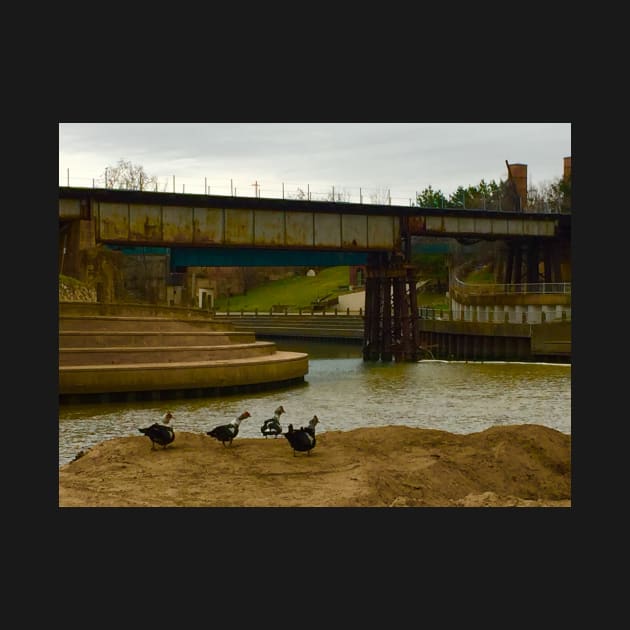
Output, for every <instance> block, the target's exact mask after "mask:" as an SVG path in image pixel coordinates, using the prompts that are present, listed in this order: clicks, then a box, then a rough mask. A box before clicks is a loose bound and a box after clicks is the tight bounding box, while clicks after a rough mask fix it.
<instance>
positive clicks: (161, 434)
mask: <svg viewBox="0 0 630 630" xmlns="http://www.w3.org/2000/svg"><path fill="white" fill-rule="evenodd" d="M172 419H173V414H172V413H171V412H170V411H167V412H166V413H165V414H164V415H163V416H162V422H163V423H164V424H159V423H158V422H154V423H153V424H152V425H151V426H150V427H146V428H145V429H138V431H140V433H144V435H146V436H147V437H148V438H149V439H150V440H151V450H154V449H155V445H156V444H159V445H160V446H161V447H162V448H166V447H167V446H168V445H169V444H170V443H171V442H172V441H173V440H174V439H175V431H173V427H171V426H169V422H170V421H171V420H172Z"/></svg>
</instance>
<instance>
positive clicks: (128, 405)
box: [59, 340, 571, 466]
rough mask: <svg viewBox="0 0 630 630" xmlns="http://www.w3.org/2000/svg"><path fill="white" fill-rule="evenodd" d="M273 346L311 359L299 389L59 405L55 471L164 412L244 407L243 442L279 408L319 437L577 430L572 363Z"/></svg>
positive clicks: (208, 416) (177, 419)
mask: <svg viewBox="0 0 630 630" xmlns="http://www.w3.org/2000/svg"><path fill="white" fill-rule="evenodd" d="M276 345H277V347H278V349H280V350H291V351H300V352H308V353H309V372H308V374H307V375H306V376H305V382H304V383H303V384H299V385H294V386H292V387H288V388H283V389H278V390H274V391H266V392H257V393H252V394H233V395H229V396H221V397H210V398H194V399H181V400H169V401H157V402H155V401H154V402H124V403H100V404H73V405H60V407H59V465H60V466H62V465H63V464H66V463H68V462H69V461H71V460H72V459H73V458H74V456H75V455H76V454H77V453H78V452H79V451H81V450H85V449H87V448H90V447H92V446H94V445H95V444H97V443H99V442H102V441H104V440H108V439H111V438H114V437H123V436H130V435H133V436H138V435H140V433H139V432H138V428H140V427H146V426H149V425H150V424H152V423H153V422H156V421H159V420H160V418H161V416H162V415H163V414H164V413H165V412H166V411H167V410H170V411H171V412H172V414H173V416H174V418H173V421H172V423H173V427H174V429H175V432H176V433H177V430H181V431H192V432H199V433H205V432H206V431H209V430H210V429H212V428H213V427H214V426H216V425H217V424H223V423H225V422H227V421H230V420H232V419H234V418H235V417H236V416H238V415H240V414H241V413H242V412H243V411H245V410H247V411H249V412H250V413H251V415H252V417H251V418H249V419H247V420H244V421H243V422H242V424H241V428H240V433H239V437H250V438H260V439H265V438H263V437H262V435H261V433H260V425H261V424H262V423H263V421H264V420H265V419H267V418H270V417H272V416H273V411H274V409H275V408H276V407H277V406H278V405H283V406H284V409H285V412H286V413H285V414H283V416H282V418H281V421H282V425H283V427H284V429H285V430H286V427H287V426H288V424H289V423H293V425H294V426H302V425H305V424H306V423H307V422H308V421H309V420H310V419H311V418H312V417H313V415H314V414H315V415H317V417H318V418H319V424H318V426H317V429H318V431H319V432H320V433H323V432H325V431H335V430H341V431H347V430H350V429H355V428H359V427H376V426H385V425H406V426H411V427H420V428H426V429H439V430H443V431H449V432H451V433H475V432H477V431H483V430H484V429H487V428H488V427H491V426H495V425H507V424H541V425H544V426H548V427H551V428H553V429H557V430H558V431H562V432H563V433H567V434H570V433H571V366H570V365H558V364H541V363H495V362H486V363H478V362H444V361H421V362H419V363H393V362H392V363H380V362H369V363H367V362H364V361H363V359H362V355H361V345H359V344H334V343H324V342H310V341H284V340H276ZM146 439H147V444H149V440H148V438H146ZM270 439H273V438H270ZM278 439H281V438H278Z"/></svg>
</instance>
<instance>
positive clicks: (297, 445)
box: [282, 416, 319, 457]
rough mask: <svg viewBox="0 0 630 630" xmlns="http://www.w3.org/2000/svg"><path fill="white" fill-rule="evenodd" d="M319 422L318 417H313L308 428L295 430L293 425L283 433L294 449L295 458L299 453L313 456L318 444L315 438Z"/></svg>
mask: <svg viewBox="0 0 630 630" xmlns="http://www.w3.org/2000/svg"><path fill="white" fill-rule="evenodd" d="M318 422H319V420H318V418H317V416H313V417H312V418H311V420H310V421H309V423H308V426H306V427H300V428H299V429H294V428H293V425H292V424H290V425H289V430H288V431H287V432H286V433H283V434H282V435H284V437H285V438H287V440H288V441H289V444H290V445H291V448H292V449H293V456H294V457H295V455H296V453H297V451H302V452H303V451H306V454H307V455H310V454H311V450H312V449H313V448H315V444H316V442H317V440H316V438H315V425H316V424H317V423H318Z"/></svg>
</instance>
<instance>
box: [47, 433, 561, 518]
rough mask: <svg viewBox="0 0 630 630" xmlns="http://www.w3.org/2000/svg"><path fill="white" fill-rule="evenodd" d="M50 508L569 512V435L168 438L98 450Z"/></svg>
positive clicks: (66, 470) (74, 470) (67, 475)
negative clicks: (296, 441)
mask: <svg viewBox="0 0 630 630" xmlns="http://www.w3.org/2000/svg"><path fill="white" fill-rule="evenodd" d="M59 506H60V507H570V506H571V436H570V435H565V434H564V433H561V432H559V431H555V430H554V429H550V428H547V427H543V426H540V425H533V424H532V425H527V424H525V425H513V426H502V427H492V428H490V429H487V430H485V431H482V432H480V433H472V434H468V435H458V434H453V433H448V432H445V431H435V430H429V429H416V428H410V427H403V426H386V427H380V428H364V429H356V430H353V431H329V432H324V433H321V434H319V435H318V436H317V445H316V446H315V448H314V449H313V450H312V451H311V453H310V455H307V454H306V453H298V454H297V455H295V456H294V455H293V451H292V449H291V447H290V446H289V443H288V442H287V440H286V439H285V438H283V437H281V436H280V437H278V438H268V439H254V438H239V437H237V438H236V439H235V440H234V442H233V443H232V446H230V447H224V446H223V445H222V444H221V443H220V442H217V441H216V440H214V439H213V438H211V437H209V436H207V435H205V434H200V433H189V432H178V431H177V429H176V430H175V441H174V442H173V443H172V444H170V445H169V446H167V447H166V448H164V449H163V448H162V447H158V448H157V449H156V450H152V449H151V442H150V440H149V438H147V437H145V436H130V437H124V438H116V439H112V440H108V441H105V442H102V443H100V444H98V445H96V446H94V447H93V448H91V449H90V450H88V451H86V452H85V454H83V455H81V456H80V457H78V458H77V459H75V460H74V461H72V462H70V463H68V464H66V465H64V466H62V467H61V468H60V469H59Z"/></svg>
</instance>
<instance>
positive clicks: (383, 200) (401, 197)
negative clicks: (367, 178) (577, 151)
mask: <svg viewBox="0 0 630 630" xmlns="http://www.w3.org/2000/svg"><path fill="white" fill-rule="evenodd" d="M59 185H60V186H68V187H77V188H106V185H105V180H104V177H103V176H101V177H93V178H88V177H75V176H72V177H71V176H70V172H69V171H68V170H67V172H66V173H65V174H63V175H62V174H61V173H60V177H59ZM110 187H111V186H110ZM134 190H137V189H136V188H134ZM144 190H147V191H149V192H172V193H183V194H195V195H211V194H212V195H225V196H233V197H264V198H265V199H300V200H305V201H334V202H337V203H360V204H366V205H394V206H412V207H413V206H417V205H418V204H417V202H416V200H417V198H418V194H419V193H418V191H417V190H411V189H409V190H407V191H402V190H397V191H392V190H391V189H389V188H375V187H365V188H364V187H359V186H350V187H348V186H337V185H331V186H328V187H326V186H322V185H321V184H317V185H316V186H315V187H312V186H311V185H310V184H308V183H307V184H303V183H300V182H259V181H255V182H249V181H247V182H244V181H242V180H238V181H237V180H235V179H230V180H210V179H208V178H207V177H205V178H196V177H182V176H175V175H173V176H168V177H156V181H155V182H154V183H153V184H151V185H150V186H147V187H146V188H144ZM436 207H437V206H436ZM439 207H441V208H443V209H461V210H503V209H504V208H503V204H502V200H501V198H500V197H498V198H496V199H490V198H488V199H472V198H466V197H464V198H463V199H462V200H461V201H458V203H457V205H456V206H452V205H451V206H448V205H445V204H444V203H443V205H441V206H439ZM525 211H526V212H535V213H544V214H554V213H568V212H570V210H569V209H567V208H563V207H561V206H560V205H559V204H558V203H550V202H540V201H538V202H536V205H532V206H531V207H528V208H527V209H526V210H525Z"/></svg>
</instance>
